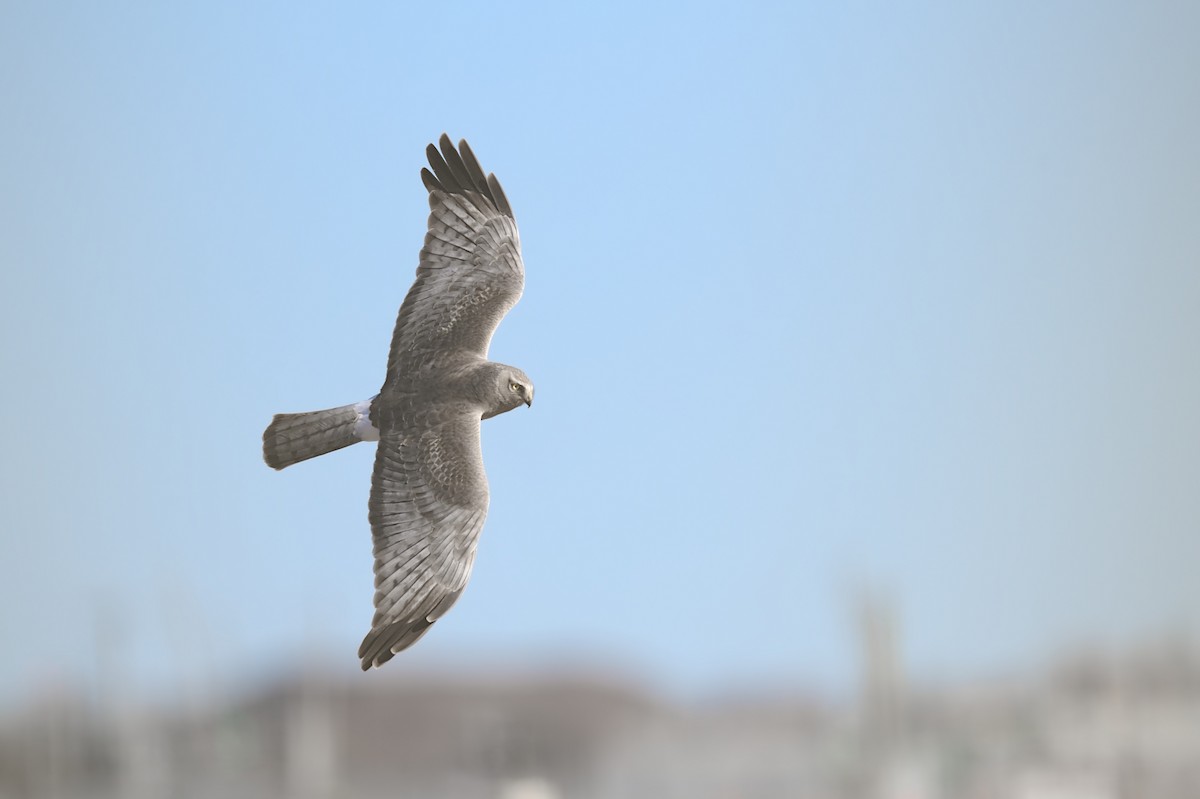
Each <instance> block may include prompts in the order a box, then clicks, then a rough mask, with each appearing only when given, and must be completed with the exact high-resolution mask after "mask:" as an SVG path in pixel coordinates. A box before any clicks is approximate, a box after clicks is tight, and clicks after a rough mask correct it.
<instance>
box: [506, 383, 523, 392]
mask: <svg viewBox="0 0 1200 799" xmlns="http://www.w3.org/2000/svg"><path fill="white" fill-rule="evenodd" d="M508 387H509V388H510V389H512V390H513V391H520V390H521V384H520V383H509V384H508Z"/></svg>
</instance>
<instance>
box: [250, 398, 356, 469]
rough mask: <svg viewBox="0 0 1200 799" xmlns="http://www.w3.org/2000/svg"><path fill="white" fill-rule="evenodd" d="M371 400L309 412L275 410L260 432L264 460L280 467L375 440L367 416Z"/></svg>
mask: <svg viewBox="0 0 1200 799" xmlns="http://www.w3.org/2000/svg"><path fill="white" fill-rule="evenodd" d="M369 407H370V401H369V400H368V401H367V402H358V403H355V404H353V405H343V406H342V407H340V408H330V409H328V410H324V411H310V412H308V413H278V414H275V418H274V419H273V420H272V421H271V424H270V425H268V426H267V429H266V430H265V431H263V460H265V461H266V462H267V465H268V466H270V467H271V468H272V469H283V468H285V467H287V466H291V465H292V464H293V463H299V462H300V461H306V460H308V459H309V458H315V457H317V456H318V455H324V454H325V453H326V452H333V451H334V450H335V449H341V448H342V447H348V446H350V445H351V444H357V443H358V442H359V441H374V440H377V439H378V435H377V434H375V430H374V428H372V427H371V423H370V421H369V420H368V418H367V412H368V409H369Z"/></svg>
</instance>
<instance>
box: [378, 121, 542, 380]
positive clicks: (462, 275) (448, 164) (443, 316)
mask: <svg viewBox="0 0 1200 799" xmlns="http://www.w3.org/2000/svg"><path fill="white" fill-rule="evenodd" d="M438 143H439V144H440V145H441V152H438V148H436V147H434V146H433V145H432V144H431V145H429V147H428V149H427V150H426V154H427V155H428V156H429V166H430V167H431V168H432V169H433V171H432V172H430V171H429V170H428V169H422V170H421V180H422V182H424V184H425V188H427V189H428V190H429V208H430V213H429V232H428V233H426V234H425V246H424V247H423V248H422V249H421V261H420V264H419V265H418V266H417V279H416V281H415V282H414V283H413V285H412V288H411V289H409V291H408V295H407V296H406V297H405V298H404V303H403V304H402V305H401V306H400V315H399V317H398V318H397V320H396V330H395V332H394V333H393V334H392V348H391V351H390V353H389V355H388V369H387V379H386V380H385V381H384V389H385V390H386V389H387V388H389V387H390V386H393V385H395V383H396V381H397V380H398V379H399V378H400V376H401V375H403V374H404V373H406V372H411V371H413V370H415V369H419V368H420V367H421V366H423V365H425V364H428V363H430V362H443V363H444V362H445V361H446V359H447V358H453V357H454V356H456V355H458V356H461V354H463V353H467V354H471V355H476V356H480V357H486V356H487V350H488V344H490V343H491V340H492V334H493V333H494V332H495V331H496V327H497V326H498V325H499V324H500V320H501V319H502V318H504V314H506V313H507V312H508V309H509V308H511V307H512V306H514V305H516V303H517V300H518V299H520V297H521V291H522V289H523V288H524V286H525V266H524V264H523V263H522V261H521V240H520V237H519V235H518V233H517V223H516V221H515V220H514V219H513V213H512V208H511V207H510V206H509V204H508V199H507V198H506V197H505V196H504V190H503V189H501V188H500V183H499V181H497V180H496V176H495V175H487V176H486V177H485V176H484V173H483V170H482V169H481V168H480V167H479V162H478V161H477V160H476V159H475V155H474V153H472V152H471V148H470V147H469V146H467V143H466V141H460V142H459V145H458V150H455V149H454V145H453V144H452V143H451V141H450V137H449V136H447V135H445V134H442V137H441V139H439V140H438Z"/></svg>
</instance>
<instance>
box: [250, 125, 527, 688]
mask: <svg viewBox="0 0 1200 799" xmlns="http://www.w3.org/2000/svg"><path fill="white" fill-rule="evenodd" d="M438 144H439V145H440V147H434V146H433V145H432V144H431V145H429V147H428V148H427V149H426V154H427V155H428V157H429V167H430V168H429V169H422V170H421V181H422V182H423V183H424V184H425V188H426V189H428V190H429V208H430V213H429V230H428V232H427V233H426V234H425V246H424V247H423V248H422V249H421V258H420V263H419V265H418V266H417V278H416V280H415V281H414V282H413V285H412V288H410V289H409V290H408V295H407V296H406V297H405V298H404V302H403V303H402V304H401V306H400V314H399V317H398V318H397V320H396V329H395V332H394V333H393V334H392V346H391V350H390V351H389V353H388V363H387V374H386V376H385V378H384V381H383V387H382V388H380V390H379V393H378V394H377V395H375V396H374V397H372V398H371V399H368V400H363V401H362V402H357V403H353V404H350V405H343V406H342V407H340V408H330V409H328V410H324V411H312V412H310V413H281V414H277V415H276V416H275V418H274V419H273V420H272V422H271V424H270V426H268V427H267V429H266V431H265V432H264V433H263V459H264V460H265V461H266V462H267V465H268V466H270V467H271V468H273V469H283V468H284V467H287V466H291V465H292V464H293V463H298V462H300V461H303V460H307V459H309V458H315V457H317V456H318V455H324V454H325V453H326V452H332V451H334V450H336V449H341V448H342V447H348V446H350V445H351V444H356V443H358V442H359V441H378V442H379V444H378V447H377V449H376V452H375V468H374V471H373V472H372V474H371V497H370V501H369V503H368V508H369V518H370V522H371V536H372V539H373V541H374V550H375V618H374V620H373V621H372V622H371V631H370V632H368V633H367V635H366V637H365V638H363V642H362V645H361V646H360V647H359V648H358V656H359V657H360V658H361V659H362V667H363V670H364V671H365V670H367V669H370V668H371V667H373V666H380V665H382V664H384V663H386V662H387V661H389V660H391V659H392V656H393V655H395V654H396V653H397V652H400V651H401V650H403V649H406V648H407V647H410V646H412V645H413V644H414V643H416V642H417V640H418V639H419V638H420V637H421V636H422V635H424V634H425V632H426V631H427V630H428V629H429V627H430V626H431V625H432V624H433V623H434V622H435V621H437V620H438V619H440V618H441V617H442V616H443V615H444V614H445V613H446V611H447V610H449V609H450V606H451V605H453V604H454V602H455V600H457V599H458V597H459V595H460V594H462V592H463V589H464V588H465V587H466V584H467V579H468V578H469V577H470V575H471V566H472V563H473V562H474V560H475V548H476V546H477V544H478V543H479V533H480V531H481V530H482V529H483V522H484V518H485V517H486V516H487V510H488V484H487V475H486V474H485V473H484V470H483V453H482V452H481V450H480V445H479V425H480V422H481V421H482V420H483V419H488V418H491V417H493V416H496V415H497V414H501V413H505V412H506V411H511V410H512V409H513V408H516V407H518V406H519V405H526V406H528V405H532V404H533V383H532V382H531V381H530V380H529V377H528V376H527V375H526V374H525V373H524V372H523V371H521V370H520V369H517V368H516V367H513V366H505V365H504V364H500V363H493V362H491V361H489V360H488V359H487V353H488V345H489V343H491V340H492V334H493V333H495V332H496V327H497V326H498V325H499V324H500V320H501V319H502V318H504V314H505V313H507V312H508V309H509V308H512V307H513V305H515V304H516V302H517V300H518V299H520V297H521V291H522V289H523V288H524V285H525V265H524V263H523V262H522V261H521V240H520V237H519V236H518V233H517V223H516V221H515V220H514V219H513V212H512V207H511V206H509V204H508V199H507V198H506V197H505V196H504V190H503V189H501V188H500V183H499V182H498V181H497V180H496V176H495V175H492V174H487V175H485V174H484V172H483V170H482V169H481V168H480V166H479V161H477V160H476V158H475V154H474V153H472V152H471V148H470V147H469V146H467V143H466V141H460V142H459V144H458V148H457V149H455V147H454V144H453V142H451V141H450V137H448V136H446V135H445V134H443V135H442V137H441V139H439V141H438ZM430 170H432V171H430Z"/></svg>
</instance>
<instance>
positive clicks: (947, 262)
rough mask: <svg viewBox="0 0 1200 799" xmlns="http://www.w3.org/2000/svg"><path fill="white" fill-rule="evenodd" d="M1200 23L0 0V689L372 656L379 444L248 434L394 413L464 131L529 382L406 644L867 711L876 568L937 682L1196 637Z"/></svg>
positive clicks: (918, 673)
mask: <svg viewBox="0 0 1200 799" xmlns="http://www.w3.org/2000/svg"><path fill="white" fill-rule="evenodd" d="M1198 25H1200V6H1194V5H1188V4H1171V3H1152V4H1142V5H1137V6H1128V5H1125V4H1116V3H1109V4H1105V3H1101V4H1082V3H1077V4H1072V3H1064V4H1055V5H1051V6H1046V5H1044V4H1034V3H1024V4H1016V5H1011V4H1009V5H1005V6H1003V7H965V6H957V5H953V6H952V5H943V4H937V3H918V4H916V5H912V6H905V7H903V8H901V7H896V6H893V5H890V4H885V3H861V4H849V5H844V6H843V5H839V6H828V5H811V4H802V3H798V4H791V5H786V6H785V5H782V4H779V5H776V4H770V3H762V4H755V5H749V6H733V5H722V4H719V3H708V4H701V5H700V6H688V7H684V6H681V5H670V4H667V5H662V6H649V5H646V4H637V5H635V4H631V3H617V4H610V5H607V6H604V7H589V8H578V9H572V8H566V7H562V8H558V7H555V8H551V7H538V6H536V5H520V4H519V6H518V7H510V6H488V5H475V6H473V5H468V6H464V7H461V8H458V7H456V8H454V9H449V8H447V9H441V10H433V9H427V8H417V7H392V6H380V5H370V4H368V5H363V6H356V7H354V8H343V7H334V6H320V5H310V4H301V5H283V4H266V5H261V6H254V7H244V6H242V5H239V4H223V3H216V4H179V5H170V6H165V5H158V4H151V3H139V2H131V3H123V4H118V5H115V6H108V5H105V6H100V5H90V4H83V3H77V4H67V5H66V6H48V5H44V4H37V3H29V2H15V3H9V4H6V5H5V6H4V8H3V9H0V101H3V104H4V107H5V108H7V109H9V113H8V114H7V117H8V124H6V125H5V126H3V128H2V129H0V183H2V184H3V185H4V186H5V190H4V191H3V192H0V263H2V264H3V269H2V270H0V370H3V374H4V380H3V381H0V411H2V412H3V413H4V414H5V418H7V419H8V420H9V421H10V424H9V426H8V429H7V431H6V436H5V445H4V447H3V450H2V451H0V481H2V483H3V486H4V488H3V495H2V501H0V531H2V534H0V562H3V563H4V564H6V566H7V571H6V577H5V580H4V584H3V586H2V587H0V599H2V600H3V602H0V640H3V641H4V642H5V644H6V647H5V655H6V656H5V657H4V658H3V659H0V707H15V706H18V705H20V704H21V703H22V702H23V701H24V700H26V699H27V698H28V697H29V696H30V695H31V694H34V693H36V692H37V691H39V690H40V689H41V688H42V687H44V686H47V685H77V686H85V687H86V686H97V685H103V684H105V680H106V679H108V678H107V677H106V676H105V675H106V674H108V675H110V676H111V674H113V673H119V674H120V675H122V677H121V679H122V680H125V681H127V682H128V683H129V684H130V685H132V686H135V687H137V688H138V689H139V690H140V689H142V688H146V689H148V690H149V691H150V692H151V693H157V694H166V695H169V694H170V693H171V692H172V691H174V690H176V689H178V688H179V687H181V686H185V685H187V684H189V680H191V681H194V680H196V679H200V678H199V677H197V676H196V675H204V674H220V675H245V677H246V679H259V678H262V679H269V678H271V677H272V676H273V675H277V674H280V673H283V674H286V673H289V671H290V670H291V668H293V667H294V665H295V664H296V663H297V662H302V661H303V660H304V659H305V658H306V657H307V656H308V653H310V652H313V651H316V652H320V653H331V657H332V658H333V659H334V660H335V661H336V662H337V663H339V664H340V663H341V662H342V661H343V660H344V661H345V663H347V664H349V665H352V664H353V662H354V659H353V654H354V651H355V650H356V648H357V645H358V642H359V640H360V639H361V636H362V635H363V634H364V633H365V632H366V629H367V625H368V623H369V621H370V618H371V606H370V602H371V595H372V583H371V546H370V533H369V529H368V526H367V518H366V500H367V492H368V489H369V473H370V468H371V460H372V456H373V454H374V453H373V447H372V446H371V445H366V444H360V445H358V446H356V447H353V448H351V449H348V450H346V451H342V452H336V453H333V454H330V455H327V456H324V457H322V458H320V459H318V460H315V461H312V462H309V463H305V464H302V465H299V466H297V467H295V468H290V469H287V470H286V471H284V472H282V473H274V472H272V470H270V469H269V468H267V467H266V466H265V465H264V464H263V463H262V460H261V453H260V445H261V433H262V430H263V428H264V427H265V426H266V424H267V423H268V421H269V420H270V418H271V415H272V414H274V413H278V412H288V411H303V410H313V409H318V408H323V407H331V406H335V405H340V404H344V403H347V402H353V401H357V400H361V399H365V398H367V397H369V396H371V395H372V394H374V393H375V392H376V390H377V388H378V385H379V383H380V382H381V380H382V375H383V369H384V365H385V359H386V350H387V346H388V341H389V337H390V334H391V329H392V325H393V323H394V320H395V315H396V311H397V308H398V307H399V304H400V302H401V300H402V299H403V296H404V293H405V291H407V289H408V286H409V285H410V283H411V280H412V277H413V272H414V269H415V266H416V261H417V253H418V250H419V248H420V246H421V241H422V236H423V233H424V229H425V220H426V216H427V213H428V207H427V202H426V194H425V191H424V190H423V188H422V186H421V183H420V180H419V177H418V173H419V170H420V168H421V166H422V165H423V163H424V148H425V146H426V144H427V143H429V142H431V141H435V140H436V139H437V137H438V135H440V134H441V133H442V132H443V131H446V132H448V133H449V135H450V136H451V137H452V138H454V139H455V140H458V139H459V138H466V139H467V140H468V141H469V142H470V144H471V146H472V148H473V150H474V152H475V153H476V155H477V156H478V157H479V160H480V162H481V164H482V165H483V167H484V169H485V170H486V171H490V172H494V173H495V174H496V175H497V177H498V178H499V180H500V181H501V183H502V184H503V186H504V188H505V191H506V194H507V196H508V197H509V199H510V201H511V202H512V205H513V207H514V209H515V212H516V216H517V221H518V224H519V225H520V229H521V237H522V246H523V251H524V258H525V262H526V269H527V287H526V292H525V295H524V297H523V299H522V301H521V302H520V303H519V304H518V305H517V306H516V307H515V308H514V309H513V311H512V312H510V314H509V315H508V317H507V318H506V319H505V320H504V322H503V324H502V325H501V327H500V329H499V331H498V333H497V335H496V338H495V340H494V342H493V345H492V350H491V353H490V356H491V358H492V359H493V360H496V361H501V362H505V363H511V364H514V365H516V366H519V367H521V368H522V369H524V370H525V371H526V372H527V373H528V374H529V375H530V376H531V377H532V379H533V381H534V383H535V384H536V386H537V397H538V402H537V403H536V404H535V405H534V406H533V408H531V409H529V410H525V409H521V410H518V411H516V412H513V413H510V414H506V415H504V416H502V417H499V418H496V419H493V420H489V421H488V422H487V423H485V424H484V426H483V448H484V459H485V462H486V465H487V472H488V477H489V481H490V484H491V497H492V499H491V502H492V504H491V509H490V513H489V518H488V521H487V526H486V528H485V530H484V532H483V536H482V540H481V543H480V549H479V554H478V558H477V560H476V564H475V570H474V574H473V576H472V579H471V582H470V584H469V586H468V588H467V589H466V591H465V593H464V595H463V596H462V598H461V599H460V601H459V602H458V604H456V606H455V607H454V608H453V610H452V611H451V612H450V613H449V614H448V615H447V616H446V617H445V618H444V619H443V620H441V621H439V622H438V624H437V625H435V626H434V628H433V629H432V630H431V631H430V633H429V634H428V635H427V636H426V637H425V638H424V639H423V640H422V641H421V642H420V643H419V644H418V645H417V646H416V647H414V648H413V649H412V650H410V651H407V652H405V653H404V655H403V657H401V658H397V659H396V661H394V662H393V663H390V664H388V666H387V667H386V668H387V669H388V670H389V672H392V673H394V674H414V675H415V674H422V673H433V672H437V671H438V670H441V669H444V668H446V664H459V663H462V664H463V665H464V667H469V666H470V665H472V664H473V663H477V662H483V663H495V664H504V663H512V664H536V663H539V662H543V663H567V664H570V663H576V662H585V663H586V662H594V663H596V664H598V666H597V667H598V669H599V670H600V671H602V672H605V673H608V672H612V673H616V674H621V673H625V672H628V673H630V674H632V675H634V676H635V678H637V679H645V680H647V681H648V682H649V683H650V684H651V685H653V686H655V690H659V691H662V692H664V693H665V694H667V695H670V696H678V697H684V698H687V697H702V696H706V695H711V694H713V693H720V692H721V691H724V690H727V689H728V690H734V689H737V688H739V687H744V688H747V689H751V690H753V689H755V688H757V687H761V686H776V685H778V686H784V687H786V686H789V685H793V684H800V685H802V686H813V689H814V690H815V691H817V692H819V693H820V694H821V695H824V696H827V697H831V698H839V697H840V698H842V699H844V698H846V697H850V696H853V695H855V693H856V692H857V691H858V688H859V686H858V682H857V680H858V677H857V676H856V675H857V668H858V664H859V662H860V658H859V655H858V653H857V650H858V644H857V642H856V637H855V636H856V634H855V632H854V629H855V627H854V625H855V622H854V618H855V613H856V612H857V611H856V610H855V608H856V603H857V602H858V601H859V599H860V598H861V597H862V596H864V595H868V596H871V595H875V594H878V595H880V596H881V597H882V601H883V602H884V603H885V604H887V606H889V607H892V608H894V609H895V612H896V614H897V617H898V618H899V619H900V623H901V624H902V626H903V639H902V640H903V649H902V651H901V652H900V655H899V657H900V658H901V662H902V664H903V667H904V670H905V673H906V674H908V675H909V677H910V678H911V679H914V680H919V681H920V680H924V681H930V682H932V683H935V684H950V683H954V682H957V681H959V680H963V681H970V680H974V679H979V678H983V677H986V676H987V675H992V674H1004V673H1014V672H1016V673H1021V672H1033V671H1036V670H1037V669H1038V668H1040V667H1041V665H1042V664H1044V663H1045V662H1047V660H1052V659H1053V658H1056V657H1058V656H1059V655H1060V653H1063V652H1070V651H1073V650H1086V649H1092V648H1094V649H1096V650H1099V651H1114V652H1120V651H1126V650H1129V649H1131V648H1136V647H1138V646H1141V645H1144V644H1145V642H1147V641H1154V640H1158V639H1160V638H1163V637H1173V638H1177V639H1179V640H1186V641H1196V640H1198V639H1200V581H1197V580H1196V579H1195V576H1194V571H1195V565H1196V564H1197V563H1200V535H1197V530H1198V529H1200V492H1198V491H1196V479H1195V478H1196V475H1197V474H1200V414H1197V412H1196V409H1197V408H1200V370H1198V369H1197V357H1196V356H1197V354H1198V353H1200V314H1198V313H1197V309H1198V308H1200V268H1197V267H1198V266H1200V225H1197V224H1196V220H1197V219H1200V145H1198V144H1197V143H1198V142H1200V55H1198V53H1200V51H1198V50H1197V48H1196V47H1195V42H1194V38H1195V37H1194V35H1193V34H1194V32H1195V31H1196V30H1197V29H1198ZM106 653H107V654H106ZM321 656H322V657H324V654H322V655H321ZM337 668H340V666H338V667H337ZM372 676H373V675H372ZM780 690H783V688H781V689H780Z"/></svg>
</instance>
